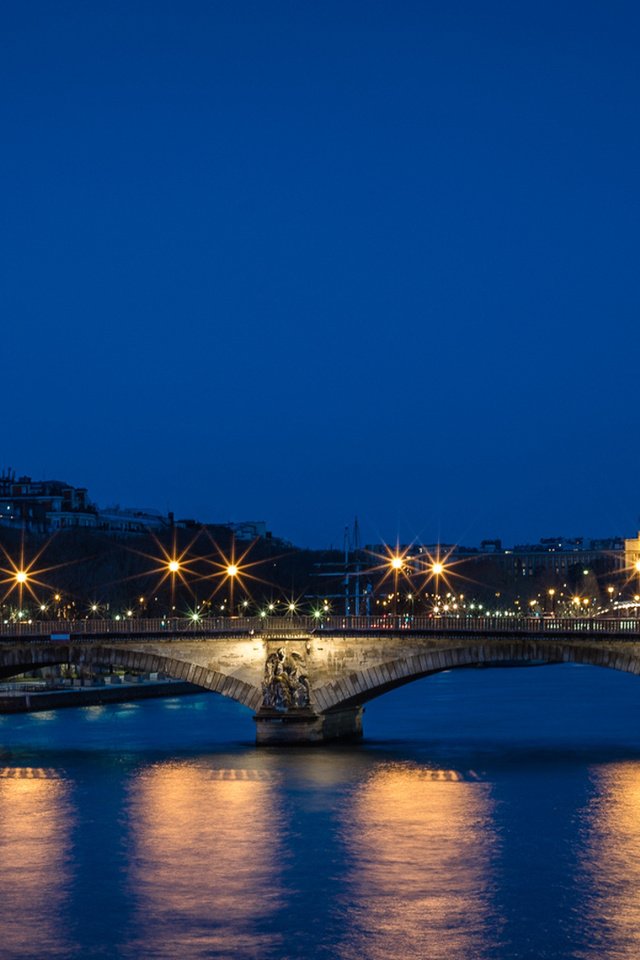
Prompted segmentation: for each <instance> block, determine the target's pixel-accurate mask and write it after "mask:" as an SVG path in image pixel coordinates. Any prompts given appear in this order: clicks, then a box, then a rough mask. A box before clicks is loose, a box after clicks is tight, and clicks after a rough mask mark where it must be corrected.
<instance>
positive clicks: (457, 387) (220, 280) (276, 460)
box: [0, 0, 640, 546]
mask: <svg viewBox="0 0 640 960" xmlns="http://www.w3.org/2000/svg"><path fill="white" fill-rule="evenodd" d="M0 44H1V48H0V79H1V83H2V90H3V96H2V104H1V107H0V109H1V115H0V117H1V129H2V150H1V151H0V175H1V178H2V183H3V190H2V218H1V223H2V231H1V237H0V272H1V285H2V332H1V342H2V385H3V401H4V402H3V412H4V413H3V424H2V443H1V445H0V450H1V451H2V462H1V463H0V466H12V467H14V468H15V469H16V470H17V472H18V473H28V474H31V475H32V476H33V477H34V478H35V477H42V476H45V475H46V476H47V477H48V478H51V477H55V478H58V479H66V480H69V481H70V482H71V483H74V484H76V485H84V486H88V487H89V491H90V494H91V496H92V497H93V498H94V499H95V500H96V501H98V502H99V503H100V504H102V505H106V504H110V503H114V502H119V503H121V504H122V505H123V506H125V505H127V506H155V507H157V508H159V509H162V510H167V509H173V510H174V511H175V513H176V515H177V516H195V517H197V518H198V519H202V520H207V521H227V520H241V519H246V518H256V519H262V518H264V519H266V520H267V522H268V524H269V526H270V528H271V529H272V530H273V531H274V533H275V534H276V535H279V536H283V537H286V538H288V539H291V540H293V541H294V542H296V543H299V544H301V545H312V546H325V545H328V544H329V543H336V544H339V543H340V542H341V537H342V530H343V527H344V525H345V524H347V523H349V522H350V521H351V519H352V518H353V516H354V515H355V514H358V515H359V516H360V519H361V525H362V527H363V534H364V538H365V539H368V540H372V539H378V538H385V539H387V540H390V541H395V539H396V536H399V537H400V539H401V540H405V541H407V540H410V539H412V538H413V537H419V538H421V539H423V540H425V541H428V542H432V541H434V540H435V539H437V538H438V537H440V538H441V539H442V540H444V541H454V540H460V541H462V542H468V543H473V542H478V541H479V540H480V539H481V538H483V537H490V536H491V537H495V536H502V538H503V539H504V540H505V541H507V542H513V541H518V542H521V541H523V540H534V539H538V538H539V537H541V536H545V535H553V534H556V533H561V534H565V535H566V536H574V535H579V534H584V535H587V536H589V535H593V536H597V535H604V534H608V533H612V534H613V533H619V534H623V535H625V534H626V535H631V534H632V533H634V531H635V530H636V528H637V526H636V525H637V519H638V513H639V512H640V485H639V483H638V449H639V447H640V442H639V441H640V438H639V430H638V424H639V412H638V406H639V403H638V387H637V384H638V359H639V349H638V348H639V346H640V332H639V325H638V305H639V300H640V293H639V290H638V223H639V214H640V210H639V188H638V171H639V169H640V123H639V121H640V76H639V74H640V60H639V58H638V49H640V13H639V8H638V6H637V4H635V3H632V2H628V3H625V2H619V3H616V2H608V3H607V4H604V3H602V2H598V3H594V2H588V0H587V2H580V3H577V2H575V3H562V2H556V0H554V2H538V0H536V2H535V3H533V2H531V3H516V4H514V3H513V2H502V3H500V2H495V0H487V2H485V3H477V2H472V0H468V2H456V0H452V2H447V3H431V2H428V0H424V2H409V0H404V2H403V0H396V2H393V3H391V2H376V0H363V2H360V3H355V2H349V0H340V2H333V0H323V2H322V3H310V2H306V3H305V2H301V0H296V2H293V0H291V2H286V0H274V2H268V0H261V2H253V3H252V2H246V0H222V2H216V0H210V2H207V3H205V2H195V0H191V2H189V0H186V2H185V0H180V2H177V0H174V2H171V3H168V2H162V0H154V2H147V3H142V2H139V0H126V2H117V0H116V2H109V3H107V2H104V3H96V2H90V3H86V2H80V0H72V2H64V0H62V2H59V3H58V2H56V3H51V2H25V3H13V4H4V6H3V9H2V29H1V35H0Z"/></svg>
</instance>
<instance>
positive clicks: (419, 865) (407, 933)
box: [0, 666, 640, 960]
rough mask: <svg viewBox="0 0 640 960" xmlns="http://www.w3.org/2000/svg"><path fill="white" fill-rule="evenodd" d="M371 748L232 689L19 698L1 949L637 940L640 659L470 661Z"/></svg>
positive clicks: (384, 947) (395, 949)
mask: <svg viewBox="0 0 640 960" xmlns="http://www.w3.org/2000/svg"><path fill="white" fill-rule="evenodd" d="M365 732H366V735H367V739H366V741H365V742H364V743H363V744H362V745H360V746H356V747H332V748H324V747H322V748H313V749H289V750H275V749H260V750H257V749H255V747H254V746H253V743H252V741H253V735H254V730H253V722H252V719H251V716H250V715H249V714H248V713H247V712H246V711H245V710H244V709H243V708H241V707H239V706H237V705H235V704H233V703H231V702H229V701H225V700H222V699H220V698H217V697H216V696H214V695H204V694H203V695H202V696H196V697H186V698H182V699H172V700H157V701H145V702H139V703H135V704H122V705H112V706H108V707H89V708H81V709H72V710H59V711H52V712H47V713H39V714H30V715H22V716H17V717H15V716H14V717H7V716H5V717H0V864H1V869H0V957H2V960H14V958H39V960H46V958H61V960H75V958H84V957H123V958H131V960H133V958H156V957H157V958H166V960H199V958H208V957H211V958H215V957H219V958H222V957H224V958H238V960H245V958H260V960H277V958H291V960H294V958H300V960H302V958H305V960H306V958H316V957H317V958H320V957H322V958H344V960H369V958H370V960H396V958H397V960H400V958H402V960H404V958H423V957H424V958H429V960H440V958H442V960H444V958H447V960H458V958H459V960H517V958H531V960H534V958H535V960H537V958H550V960H562V958H573V957H575V958H585V960H637V958H638V957H640V679H639V678H636V677H632V676H627V675H623V674H617V673H614V672H612V671H605V670H598V669H596V668H589V667H576V666H563V667H547V668H536V669H495V670H460V671H454V672H450V673H445V674H440V675H438V676H435V677H431V678H429V679H426V680H423V681H420V682H417V683H414V684H411V685H409V686H407V687H405V688H403V689H401V690H397V691H395V692H394V693H391V694H387V695H386V696H385V697H381V698H380V699H379V700H377V701H374V702H373V703H371V704H370V705H369V706H368V708H367V712H366V715H365Z"/></svg>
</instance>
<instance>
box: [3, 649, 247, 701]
mask: <svg viewBox="0 0 640 960" xmlns="http://www.w3.org/2000/svg"><path fill="white" fill-rule="evenodd" d="M64 663H71V664H76V665H85V666H96V667H122V668H124V669H126V670H133V671H136V672H140V673H164V674H166V675H167V676H168V677H171V678H172V679H173V680H186V681H187V682H188V683H193V684H195V686H198V687H202V689H203V690H211V691H213V692H214V693H219V694H221V695H222V696H223V697H229V699H231V700H236V701H237V702H238V703H242V704H243V705H244V706H246V707H249V708H250V709H251V710H257V709H258V707H259V706H260V704H261V702H262V690H261V689H259V688H258V687H256V686H253V685H252V684H250V683H246V682H245V681H244V680H240V679H238V678H237V677H234V676H232V675H230V674H225V673H224V672H222V671H220V670H217V669H213V668H211V667H209V666H200V665H198V664H196V663H192V662H190V661H189V660H182V659H178V658H176V657H172V656H169V655H167V656H163V655H161V654H157V653H154V652H151V651H149V652H145V651H144V650H135V649H132V648H131V647H128V646H127V647H118V646H114V645H111V644H110V645H108V646H94V645H90V646H89V645H86V646H84V645H75V644H58V643H38V644H30V645H25V646H20V647H10V648H9V649H6V650H2V651H0V676H2V677H11V676H16V675H17V674H20V673H24V672H25V671H26V670H37V669H38V668H40V667H51V666H57V665H59V664H64Z"/></svg>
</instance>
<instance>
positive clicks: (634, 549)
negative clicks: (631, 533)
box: [624, 532, 640, 569]
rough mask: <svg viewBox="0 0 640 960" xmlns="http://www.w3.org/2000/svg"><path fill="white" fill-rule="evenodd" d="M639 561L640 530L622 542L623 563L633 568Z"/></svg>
mask: <svg viewBox="0 0 640 960" xmlns="http://www.w3.org/2000/svg"><path fill="white" fill-rule="evenodd" d="M638 561H640V532H638V536H637V537H631V538H630V539H629V540H625V542H624V565H625V567H627V568H628V569H635V565H636V563H638Z"/></svg>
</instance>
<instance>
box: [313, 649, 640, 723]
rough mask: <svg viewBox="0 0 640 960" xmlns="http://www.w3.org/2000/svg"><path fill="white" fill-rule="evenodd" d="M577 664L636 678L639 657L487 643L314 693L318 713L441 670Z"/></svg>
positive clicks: (405, 659) (436, 653) (409, 661)
mask: <svg viewBox="0 0 640 960" xmlns="http://www.w3.org/2000/svg"><path fill="white" fill-rule="evenodd" d="M533 663H536V664H544V663H546V664H558V663H578V664H589V665H591V666H594V667H608V668H610V669H613V670H620V671H622V672H624V673H636V674H640V652H638V651H637V649H635V648H634V649H631V650H630V649H629V648H628V647H627V648H626V649H625V648H624V645H623V644H615V645H610V644H606V645H605V644H603V643H584V642H582V643H580V642H575V643H572V642H570V641H568V642H558V643H549V642H541V643H535V642H530V643H526V642H519V643H518V642H515V643H505V642H504V641H490V642H487V643H478V644H474V645H469V646H460V645H456V646H454V645H452V646H451V647H444V648H440V649H437V650H428V651H422V652H416V653H415V654H408V655H404V656H401V657H398V658H394V659H391V660H388V661H386V662H384V663H380V664H376V665H375V666H370V667H366V668H364V669H362V670H357V671H354V672H352V673H348V674H345V675H344V676H343V677H341V678H339V679H336V680H332V681H329V682H328V683H325V684H323V685H322V686H319V687H317V688H316V689H315V690H314V698H315V702H316V705H317V707H318V709H319V710H321V711H322V712H323V713H329V712H331V711H335V710H342V709H345V708H349V707H356V706H360V705H362V704H363V703H367V702H368V701H369V700H373V699H374V698H375V697H379V696H381V695H382V694H383V693H388V692H389V691H390V690H394V689H395V688H396V687H400V686H403V685H405V684H407V683H411V682H412V681H413V680H420V679H422V678H423V677H427V676H430V675H431V674H434V673H440V672H442V671H443V670H452V669H455V668H457V667H474V666H511V665H514V666H515V665H520V664H522V665H526V664H533Z"/></svg>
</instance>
